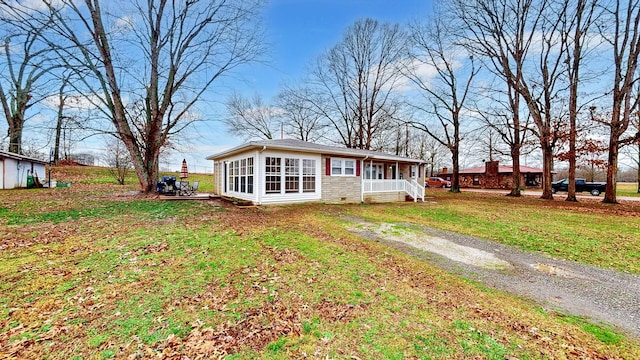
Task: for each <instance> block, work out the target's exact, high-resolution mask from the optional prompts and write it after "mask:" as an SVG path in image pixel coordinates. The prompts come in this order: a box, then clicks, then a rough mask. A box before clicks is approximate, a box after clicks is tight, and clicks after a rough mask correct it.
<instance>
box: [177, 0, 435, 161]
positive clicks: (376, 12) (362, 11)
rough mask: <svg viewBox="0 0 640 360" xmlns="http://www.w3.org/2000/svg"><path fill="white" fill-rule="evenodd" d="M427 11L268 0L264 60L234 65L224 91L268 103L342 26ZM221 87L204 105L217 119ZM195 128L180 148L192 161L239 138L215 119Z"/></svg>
mask: <svg viewBox="0 0 640 360" xmlns="http://www.w3.org/2000/svg"><path fill="white" fill-rule="evenodd" d="M431 11H432V5H431V1H430V0H396V1H393V0H271V1H269V2H268V4H267V6H266V8H265V11H264V25H265V28H266V40H267V42H268V45H269V49H270V52H269V54H267V57H266V60H267V63H266V64H252V65H251V66H245V67H242V68H240V69H239V71H238V74H237V75H238V76H234V77H233V80H231V81H229V80H227V81H225V86H224V91H237V92H240V93H242V94H244V95H246V96H252V95H253V94H255V93H258V94H260V95H261V96H262V97H263V99H264V100H265V101H267V102H268V101H271V99H272V97H273V96H275V94H276V93H277V92H278V90H279V86H280V85H281V84H283V83H284V82H297V81H299V80H300V78H301V77H302V76H304V74H305V73H306V69H307V67H308V66H309V64H310V63H311V62H312V61H313V60H314V59H316V58H317V57H318V56H319V55H320V54H321V53H322V52H323V51H324V50H326V49H328V48H330V47H332V46H333V45H335V44H337V43H338V42H339V41H340V39H341V37H342V35H343V33H344V31H345V29H346V28H347V27H348V26H349V25H351V24H353V23H354V22H355V21H356V20H358V19H362V18H366V17H370V18H373V19H376V20H379V21H381V22H391V23H400V24H404V23H408V22H410V21H413V20H421V19H425V18H426V17H428V15H429V14H430V13H431ZM236 80H237V81H236ZM214 87H215V84H214ZM224 91H216V93H217V94H218V95H219V96H220V98H218V99H217V102H218V105H216V108H215V109H211V108H210V110H212V111H211V112H212V113H215V114H216V115H212V116H214V117H216V118H218V119H219V118H221V117H222V116H224V107H223V106H222V105H221V104H222V103H224V101H225V98H224V97H225V92H224ZM207 106H209V104H207ZM195 132H196V133H197V135H196V136H193V137H191V140H192V141H193V142H194V144H192V145H193V149H192V150H187V148H188V147H185V148H184V150H183V151H185V152H186V153H187V154H185V157H186V158H187V161H189V158H192V159H193V161H191V162H192V163H193V162H196V163H198V164H204V163H207V161H203V159H204V158H205V157H206V156H208V155H212V154H214V153H216V152H219V151H222V150H224V149H226V148H229V147H232V146H236V145H239V144H240V143H241V142H242V139H237V138H233V137H231V136H229V135H228V134H227V133H226V129H225V128H224V127H223V125H222V124H221V123H220V122H218V121H213V122H206V123H204V124H202V125H201V126H199V127H198V129H197V130H196V131H195ZM205 134H210V135H205ZM174 163H175V164H174ZM167 165H171V167H172V168H173V167H175V168H177V169H179V165H180V164H179V162H177V161H174V160H173V159H172V160H171V162H170V164H167ZM206 165H210V164H208V163H207V164H206ZM206 170H207V171H209V169H206ZM198 171H201V170H200V169H198Z"/></svg>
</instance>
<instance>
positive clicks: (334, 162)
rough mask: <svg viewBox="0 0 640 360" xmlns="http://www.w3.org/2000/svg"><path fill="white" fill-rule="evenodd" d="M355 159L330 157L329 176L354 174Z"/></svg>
mask: <svg viewBox="0 0 640 360" xmlns="http://www.w3.org/2000/svg"><path fill="white" fill-rule="evenodd" d="M355 175H356V161H355V160H353V159H338V158H331V176H355Z"/></svg>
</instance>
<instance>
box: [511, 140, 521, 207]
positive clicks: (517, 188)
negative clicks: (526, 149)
mask: <svg viewBox="0 0 640 360" xmlns="http://www.w3.org/2000/svg"><path fill="white" fill-rule="evenodd" d="M518 137H519V135H518ZM513 145H515V141H514V144H513ZM511 160H512V163H513V173H512V174H511V192H510V193H509V195H508V196H516V197H518V196H520V195H522V191H521V184H520V145H519V144H518V146H511Z"/></svg>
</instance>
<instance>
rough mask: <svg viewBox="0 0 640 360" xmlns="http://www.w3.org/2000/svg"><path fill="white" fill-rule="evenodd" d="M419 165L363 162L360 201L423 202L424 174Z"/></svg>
mask: <svg viewBox="0 0 640 360" xmlns="http://www.w3.org/2000/svg"><path fill="white" fill-rule="evenodd" d="M422 166H423V165H421V164H417V163H401V162H375V161H373V160H370V161H367V160H363V166H362V167H363V169H364V172H363V174H362V175H363V176H362V201H363V202H381V201H404V198H405V196H406V195H409V196H410V197H411V198H412V199H413V201H414V202H415V201H418V200H421V201H424V185H423V184H424V177H423V176H422V175H421V174H423V173H424V169H422Z"/></svg>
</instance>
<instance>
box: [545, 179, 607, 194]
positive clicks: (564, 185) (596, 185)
mask: <svg viewBox="0 0 640 360" xmlns="http://www.w3.org/2000/svg"><path fill="white" fill-rule="evenodd" d="M606 187H607V183H603V182H587V181H586V180H585V179H576V192H584V191H588V192H589V193H591V195H593V196H598V195H600V193H603V192H604V191H605V188H606ZM551 190H552V191H553V193H554V194H555V193H556V192H557V191H568V190H569V179H562V180H558V181H556V182H554V183H552V184H551Z"/></svg>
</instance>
